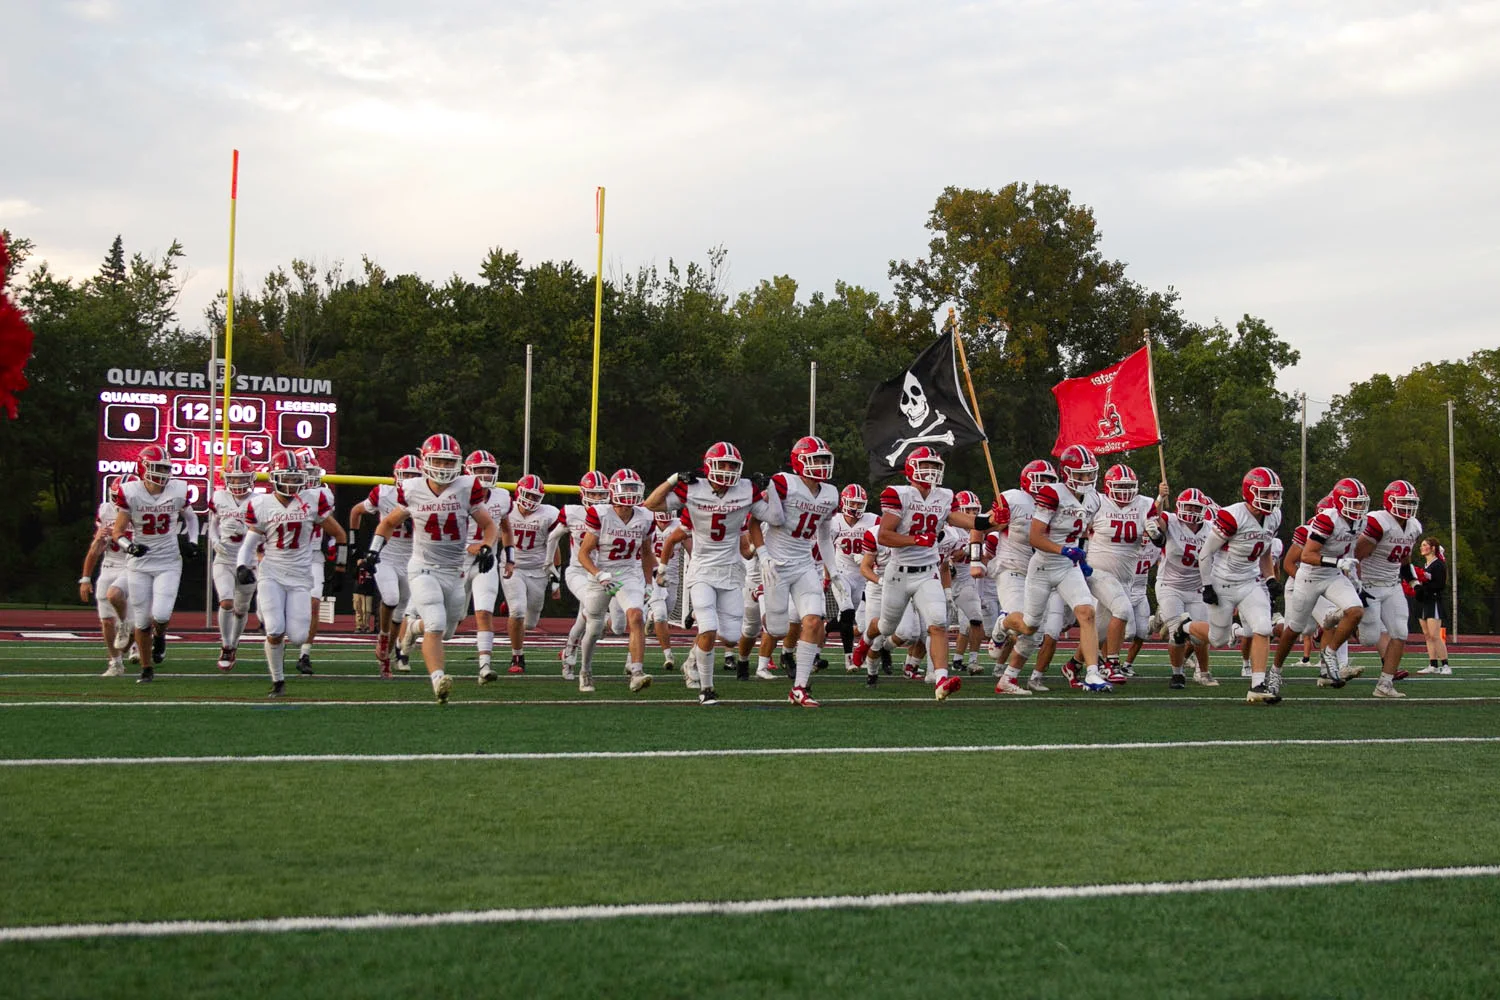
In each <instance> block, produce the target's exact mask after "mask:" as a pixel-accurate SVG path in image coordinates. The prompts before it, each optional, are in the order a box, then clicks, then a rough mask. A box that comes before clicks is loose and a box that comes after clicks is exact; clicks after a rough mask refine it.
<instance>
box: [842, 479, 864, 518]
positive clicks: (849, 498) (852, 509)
mask: <svg viewBox="0 0 1500 1000" xmlns="http://www.w3.org/2000/svg"><path fill="white" fill-rule="evenodd" d="M869 503H870V498H869V497H867V496H865V488H864V487H863V486H861V485H859V484H858V483H850V484H849V485H848V486H845V487H844V488H843V489H842V490H840V491H839V510H841V511H843V512H844V513H845V514H848V515H849V516H850V517H859V516H860V515H861V514H863V513H864V512H865V507H866V506H868V504H869Z"/></svg>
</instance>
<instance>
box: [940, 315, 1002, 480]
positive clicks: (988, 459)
mask: <svg viewBox="0 0 1500 1000" xmlns="http://www.w3.org/2000/svg"><path fill="white" fill-rule="evenodd" d="M948 326H949V327H950V328H951V329H952V330H953V342H954V343H955V344H957V345H958V361H959V364H961V365H963V368H964V382H965V384H967V385H968V387H969V402H971V403H973V404H974V423H975V424H977V425H978V426H979V433H981V434H984V432H985V431H984V418H983V417H982V416H980V415H979V398H978V397H977V396H976V395H975V394H974V377H973V376H972V375H970V374H969V357H968V354H967V353H966V352H965V351H964V336H963V334H962V333H960V332H959V329H958V318H957V315H956V313H955V310H954V308H953V307H952V306H949V307H948ZM979 443H980V444H981V445H983V446H984V464H985V465H987V466H989V469H990V488H991V489H993V490H994V491H995V494H994V495H995V497H996V498H998V497H999V496H1000V480H999V479H997V478H996V477H995V459H994V458H993V457H992V456H991V455H990V439H989V436H988V435H986V436H985V438H984V440H982V441H980V442H979Z"/></svg>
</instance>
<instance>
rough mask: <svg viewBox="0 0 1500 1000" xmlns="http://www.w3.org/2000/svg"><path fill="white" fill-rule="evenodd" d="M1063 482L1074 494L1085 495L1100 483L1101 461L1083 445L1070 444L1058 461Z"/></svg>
mask: <svg viewBox="0 0 1500 1000" xmlns="http://www.w3.org/2000/svg"><path fill="white" fill-rule="evenodd" d="M1057 465H1058V467H1059V468H1060V469H1062V476H1063V482H1064V483H1066V484H1067V485H1068V489H1070V490H1072V491H1073V492H1074V493H1085V492H1087V491H1089V490H1091V489H1093V488H1094V484H1095V483H1096V482H1098V481H1099V460H1098V459H1097V458H1095V457H1094V453H1093V452H1092V451H1089V449H1088V448H1087V447H1085V446H1084V445H1081V444H1070V445H1068V446H1067V447H1066V448H1064V449H1063V453H1062V455H1060V456H1059V457H1058V459H1057Z"/></svg>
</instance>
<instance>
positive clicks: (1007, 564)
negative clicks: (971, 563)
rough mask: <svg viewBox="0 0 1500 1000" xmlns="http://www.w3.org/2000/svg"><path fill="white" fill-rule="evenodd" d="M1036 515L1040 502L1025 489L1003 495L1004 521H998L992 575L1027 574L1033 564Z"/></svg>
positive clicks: (1001, 502) (1001, 508)
mask: <svg viewBox="0 0 1500 1000" xmlns="http://www.w3.org/2000/svg"><path fill="white" fill-rule="evenodd" d="M1035 514H1036V501H1035V500H1033V499H1032V498H1031V494H1030V493H1027V492H1026V491H1025V490H1006V491H1005V492H1004V493H1002V494H1000V520H999V521H997V522H995V527H996V528H997V529H999V530H998V532H997V538H996V542H995V552H994V555H993V558H992V559H991V560H990V562H991V565H990V567H989V569H990V574H991V575H992V576H999V575H1000V574H1001V573H1003V572H1004V571H1006V570H1014V571H1015V572H1017V573H1024V572H1026V566H1027V564H1028V563H1030V562H1031V553H1033V552H1035V551H1036V550H1035V549H1033V548H1032V547H1031V519H1032V517H1033V516H1034V515H1035Z"/></svg>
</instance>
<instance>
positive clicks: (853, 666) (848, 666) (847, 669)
mask: <svg viewBox="0 0 1500 1000" xmlns="http://www.w3.org/2000/svg"><path fill="white" fill-rule="evenodd" d="M859 668H860V664H858V663H855V662H854V654H852V653H851V654H849V655H848V656H845V657H844V673H846V674H852V673H854V672H856V671H857V670H859Z"/></svg>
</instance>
